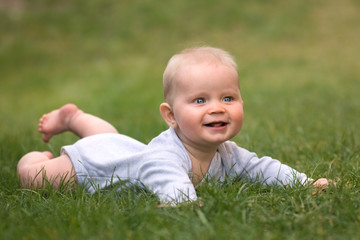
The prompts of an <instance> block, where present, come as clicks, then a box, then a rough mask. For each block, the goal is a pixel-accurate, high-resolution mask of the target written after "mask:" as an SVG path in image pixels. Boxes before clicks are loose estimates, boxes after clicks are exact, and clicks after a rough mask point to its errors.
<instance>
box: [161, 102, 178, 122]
mask: <svg viewBox="0 0 360 240" xmlns="http://www.w3.org/2000/svg"><path fill="white" fill-rule="evenodd" d="M160 113H161V116H162V118H163V119H164V121H165V122H166V124H167V125H168V126H169V127H172V128H176V126H177V123H176V120H175V117H174V113H173V111H172V108H171V106H170V104H168V103H162V104H160Z"/></svg>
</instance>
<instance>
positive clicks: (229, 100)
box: [223, 97, 233, 102]
mask: <svg viewBox="0 0 360 240" xmlns="http://www.w3.org/2000/svg"><path fill="white" fill-rule="evenodd" d="M232 100H233V98H232V97H224V99H223V101H224V102H231V101H232Z"/></svg>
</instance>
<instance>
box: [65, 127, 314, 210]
mask: <svg viewBox="0 0 360 240" xmlns="http://www.w3.org/2000/svg"><path fill="white" fill-rule="evenodd" d="M62 153H63V154H67V155H68V156H69V157H70V159H71V161H72V163H73V166H74V168H75V171H76V177H77V180H78V182H79V184H80V185H83V186H86V188H87V190H88V191H89V192H92V193H93V192H95V191H96V190H97V189H102V188H105V187H107V186H109V185H111V184H115V183H119V182H123V181H124V183H126V185H129V184H137V185H140V186H144V187H146V188H147V189H149V190H151V191H152V192H154V193H155V194H156V195H157V196H158V197H159V199H160V201H161V202H163V203H175V204H176V203H180V202H184V201H191V200H196V199H197V196H196V191H195V187H194V185H193V184H192V182H191V171H192V166H191V160H190V157H189V155H188V153H187V151H186V150H185V147H184V145H183V144H182V142H181V141H180V139H179V138H178V136H177V135H176V133H175V131H174V129H172V128H170V129H168V130H166V131H164V132H162V133H161V134H160V135H158V136H157V137H155V138H154V139H153V140H152V141H151V142H150V143H149V144H148V145H145V144H143V143H141V142H139V141H137V140H135V139H133V138H130V137H128V136H125V135H121V134H112V133H105V134H98V135H94V136H90V137H86V138H83V139H81V140H79V141H78V142H76V143H75V144H73V145H69V146H64V147H63V148H62ZM209 177H210V178H215V179H219V180H223V179H224V178H225V177H230V178H234V179H235V178H236V179H238V178H244V177H245V178H249V179H253V180H259V181H261V182H264V183H266V184H292V183H294V182H300V183H302V184H304V183H306V182H307V181H309V179H308V178H307V176H306V175H305V174H303V173H299V172H297V171H296V170H294V169H292V168H290V167H288V166H287V165H284V164H281V163H280V162H279V161H278V160H275V159H272V158H270V157H262V158H258V157H257V155H256V154H255V153H251V152H249V151H247V150H245V149H243V148H241V147H239V146H238V145H237V144H236V143H234V142H231V141H226V142H225V143H222V144H221V145H220V146H219V148H218V151H217V153H216V154H215V156H214V158H213V159H212V162H211V164H210V167H209V170H208V172H207V174H206V176H205V178H209Z"/></svg>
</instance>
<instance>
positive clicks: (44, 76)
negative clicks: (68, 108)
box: [0, 0, 360, 239]
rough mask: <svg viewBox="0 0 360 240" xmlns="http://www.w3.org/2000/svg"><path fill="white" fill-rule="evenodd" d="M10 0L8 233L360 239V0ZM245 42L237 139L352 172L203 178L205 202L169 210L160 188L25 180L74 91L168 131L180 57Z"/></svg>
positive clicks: (129, 125) (0, 148)
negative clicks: (329, 184) (31, 184)
mask: <svg viewBox="0 0 360 240" xmlns="http://www.w3.org/2000/svg"><path fill="white" fill-rule="evenodd" d="M5 2H6V1H2V2H1V3H0V219H1V220H0V239H63V238H70V239H105V238H110V239H111V238H112V239H357V238H358V236H359V235H360V230H359V229H360V217H359V216H360V194H359V189H360V179H359V174H360V170H359V160H360V150H359V146H360V137H359V134H358V129H359V127H360V121H359V119H360V111H359V109H360V101H359V97H358V96H359V90H360V80H359V79H360V62H359V54H358V53H359V52H360V45H359V44H358V40H359V39H360V15H359V14H358V13H359V10H360V3H359V1H357V0H344V1H336V0H319V1H310V0H305V1H300V0H299V1H297V0H294V1H286V0H277V1H262V0H255V1H250V0H245V1H235V0H229V1H221V2H220V1H214V0H210V1H209V0H199V1H190V0H185V1H177V0H170V1H167V2H166V3H165V2H164V1H159V0H153V1H149V0H146V1H143V0H142V1H140V0H134V1H113V0H104V1H96V0H83V1H46V0H43V1H40V0H35V1H32V2H31V3H27V2H26V1H23V0H19V1H8V2H9V3H8V2H6V3H5ZM204 44H207V45H213V46H217V47H221V48H224V49H226V50H228V51H229V52H231V53H232V54H233V55H234V56H235V58H236V60H237V62H238V65H239V74H240V84H241V88H242V96H243V98H244V101H245V123H244V127H243V130H242V131H241V133H240V134H239V135H238V136H237V137H235V139H234V140H235V141H236V142H237V143H238V144H239V145H241V146H243V147H245V148H247V149H249V150H251V151H255V152H257V153H258V155H260V156H262V155H270V156H272V157H274V158H278V159H280V160H281V161H282V162H284V163H286V164H288V165H290V166H292V167H294V168H296V169H298V170H300V171H301V172H305V173H307V174H308V175H309V176H312V177H313V178H319V177H327V178H332V179H335V180H336V181H337V182H338V187H337V188H336V189H330V190H329V191H328V192H327V193H326V194H321V195H315V196H313V195H312V189H310V188H302V187H295V188H277V187H265V186H261V185H259V184H257V183H247V182H244V181H240V182H235V183H230V182H228V183H226V184H220V183H216V182H211V183H208V184H206V185H204V186H201V187H200V188H199V189H198V195H199V197H200V198H201V199H202V201H203V202H204V206H203V207H199V206H197V205H185V206H179V207H177V208H163V209H156V208H155V207H156V205H157V204H158V201H157V199H156V198H155V197H154V196H153V195H151V194H149V193H144V192H140V193H133V192H131V191H129V192H126V193H123V194H118V193H117V192H115V191H113V190H107V191H102V192H99V193H96V194H94V195H90V194H88V193H86V192H85V191H84V190H83V189H81V188H79V189H77V190H75V191H73V192H69V191H66V190H60V191H54V190H52V189H45V190H37V191H30V190H25V189H22V188H21V187H20V185H19V182H18V180H17V177H16V164H17V161H18V159H20V158H21V156H22V155H24V154H25V153H26V152H29V151H32V150H50V151H52V152H53V153H54V154H56V155H57V154H59V149H60V147H61V146H62V145H65V144H71V143H72V142H74V141H76V138H75V137H74V136H72V135H71V134H64V135H62V136H61V137H60V136H59V137H55V138H54V139H53V140H52V142H51V143H49V144H45V143H43V142H42V141H41V137H40V134H38V133H37V121H38V119H39V117H40V116H41V115H42V114H43V113H45V112H48V111H50V110H52V109H54V108H57V107H59V106H61V105H63V104H65V103H68V102H73V103H75V104H77V105H78V106H79V107H81V108H82V109H84V110H85V111H87V112H90V113H93V114H95V115H98V116H100V117H102V118H104V119H106V120H108V121H109V122H111V123H112V124H113V125H115V126H116V127H117V128H118V129H119V131H120V132H122V133H124V134H127V135H130V136H132V137H134V138H136V139H138V140H141V141H143V142H148V141H150V140H151V139H152V138H153V137H154V136H156V135H157V134H158V133H159V132H161V131H162V130H164V129H166V125H165V123H164V122H163V121H162V119H161V117H160V114H159V111H158V106H159V104H160V103H161V101H162V89H161V78H162V72H163V70H164V68H165V65H166V62H167V60H168V58H169V57H170V56H171V55H172V54H174V53H175V52H178V51H179V50H181V49H183V48H185V47H188V46H193V45H204Z"/></svg>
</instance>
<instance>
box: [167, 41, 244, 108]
mask: <svg viewBox="0 0 360 240" xmlns="http://www.w3.org/2000/svg"><path fill="white" fill-rule="evenodd" d="M199 64H209V65H210V64H216V65H225V66H228V67H230V68H233V69H234V70H235V71H236V72H237V65H236V63H235V61H234V59H233V57H232V56H231V55H230V54H229V53H228V52H226V51H224V50H222V49H220V48H214V47H194V48H187V49H185V50H183V51H182V52H180V53H179V54H176V55H174V56H173V57H172V58H171V59H170V60H169V62H168V65H167V67H166V69H165V71H164V75H163V90H164V99H165V102H167V103H169V104H170V105H171V104H172V102H173V98H174V95H175V90H176V81H178V79H179V74H180V73H181V72H182V71H183V70H184V68H185V67H188V66H192V65H199Z"/></svg>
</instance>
